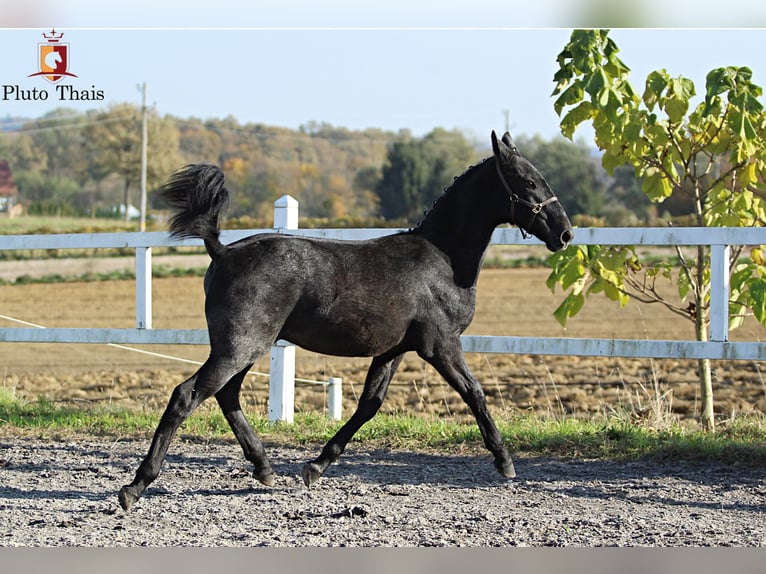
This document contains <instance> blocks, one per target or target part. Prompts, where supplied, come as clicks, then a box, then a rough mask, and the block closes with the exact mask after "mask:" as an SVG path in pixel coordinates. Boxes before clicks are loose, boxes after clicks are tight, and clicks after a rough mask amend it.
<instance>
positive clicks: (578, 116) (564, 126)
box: [559, 102, 593, 139]
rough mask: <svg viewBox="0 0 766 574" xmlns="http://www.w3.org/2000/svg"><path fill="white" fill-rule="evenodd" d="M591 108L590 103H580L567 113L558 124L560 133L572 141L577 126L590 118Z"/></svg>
mask: <svg viewBox="0 0 766 574" xmlns="http://www.w3.org/2000/svg"><path fill="white" fill-rule="evenodd" d="M592 113H593V106H592V105H591V103H590V102H580V104H579V105H578V106H576V107H574V108H572V109H571V110H569V112H567V114H566V115H565V116H564V117H563V118H562V119H561V123H560V124H559V125H560V127H561V133H562V134H563V135H564V137H566V138H569V139H572V136H573V135H574V132H575V130H576V129H577V126H579V125H580V124H581V123H582V122H584V121H586V120H588V119H590V118H591V116H592Z"/></svg>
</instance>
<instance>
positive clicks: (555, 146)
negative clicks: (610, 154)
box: [518, 136, 604, 217]
mask: <svg viewBox="0 0 766 574" xmlns="http://www.w3.org/2000/svg"><path fill="white" fill-rule="evenodd" d="M518 139H519V148H520V149H523V150H524V156H525V157H526V158H527V159H529V161H531V162H532V163H533V164H535V166H537V168H538V169H539V170H540V172H541V173H544V174H545V179H546V180H548V183H549V184H550V186H551V188H552V189H553V190H554V191H556V192H558V193H559V201H561V204H562V205H563V206H564V209H566V212H567V213H568V214H569V216H570V217H572V216H574V215H580V214H582V215H589V216H598V215H600V214H601V210H602V208H603V207H604V183H603V181H601V180H600V179H599V175H600V174H599V172H601V173H603V171H602V170H601V168H600V167H598V163H597V162H596V161H594V160H593V159H592V158H591V154H590V149H589V148H588V146H586V145H585V144H584V143H582V142H579V143H572V142H570V141H568V140H565V139H563V138H558V139H555V140H553V141H550V142H546V141H544V140H543V139H542V138H541V137H539V136H537V137H534V138H532V139H529V140H527V139H526V138H518Z"/></svg>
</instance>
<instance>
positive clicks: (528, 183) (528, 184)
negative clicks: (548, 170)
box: [524, 178, 537, 189]
mask: <svg viewBox="0 0 766 574" xmlns="http://www.w3.org/2000/svg"><path fill="white" fill-rule="evenodd" d="M535 187H537V186H536V185H535V181H534V180H533V179H527V178H524V189H534V188H535Z"/></svg>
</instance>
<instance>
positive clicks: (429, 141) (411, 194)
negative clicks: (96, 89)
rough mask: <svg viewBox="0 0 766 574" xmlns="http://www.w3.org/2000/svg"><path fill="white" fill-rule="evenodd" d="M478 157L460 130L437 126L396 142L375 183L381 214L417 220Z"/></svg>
mask: <svg viewBox="0 0 766 574" xmlns="http://www.w3.org/2000/svg"><path fill="white" fill-rule="evenodd" d="M475 159H476V152H475V150H474V149H473V146H471V145H470V143H469V142H468V141H467V140H466V139H465V137H464V136H463V135H462V134H461V133H460V132H457V131H451V132H449V131H446V130H443V129H441V128H437V129H435V130H433V131H432V132H431V133H429V134H428V135H426V136H425V137H424V138H422V139H403V140H400V141H396V142H394V143H393V144H392V145H391V146H390V147H389V150H388V156H387V161H386V164H385V165H384V166H383V170H382V176H381V179H380V181H379V182H378V185H377V186H376V192H377V194H378V196H379V197H380V212H381V215H382V216H383V217H385V218H386V219H397V218H405V219H408V220H410V221H414V220H416V219H417V218H419V216H420V215H421V214H422V213H423V211H424V210H426V209H427V208H428V207H430V205H431V204H432V203H433V202H434V201H435V200H436V199H437V198H438V197H439V196H440V195H441V194H442V192H443V190H444V188H445V187H446V186H448V185H449V184H450V183H451V181H452V178H453V177H455V176H457V175H460V174H461V173H462V172H463V171H465V170H466V169H467V168H468V166H469V165H470V163H471V162H472V161H475Z"/></svg>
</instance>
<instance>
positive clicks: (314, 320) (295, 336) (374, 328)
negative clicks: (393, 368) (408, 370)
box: [280, 314, 406, 357]
mask: <svg viewBox="0 0 766 574" xmlns="http://www.w3.org/2000/svg"><path fill="white" fill-rule="evenodd" d="M405 332H406V326H404V325H401V324H398V323H397V322H396V321H392V318H391V317H384V316H372V315H369V314H365V315H359V316H355V317H354V316H352V317H346V318H337V317H332V316H330V317H327V316H321V315H318V314H311V315H306V314H304V315H303V316H301V317H297V318H295V319H294V320H288V321H287V323H285V326H284V328H283V330H282V332H281V333H280V338H282V339H285V340H287V341H290V342H291V343H294V344H296V345H298V346H299V347H303V348H304V349H308V350H309V351H313V352H316V353H322V354H324V355H337V356H344V357H372V356H376V355H380V354H382V353H384V352H386V351H388V350H390V349H392V348H393V347H395V346H397V345H398V344H399V343H400V342H401V341H402V339H403V337H404V334H405Z"/></svg>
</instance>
